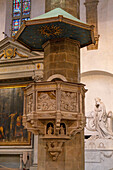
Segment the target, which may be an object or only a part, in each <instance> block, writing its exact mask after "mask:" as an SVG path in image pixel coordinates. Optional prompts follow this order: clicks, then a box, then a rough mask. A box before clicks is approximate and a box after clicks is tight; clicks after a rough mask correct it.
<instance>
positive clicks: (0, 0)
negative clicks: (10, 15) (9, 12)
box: [0, 0, 6, 40]
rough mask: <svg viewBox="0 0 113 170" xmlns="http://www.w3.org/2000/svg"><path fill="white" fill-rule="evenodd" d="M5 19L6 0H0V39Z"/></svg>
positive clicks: (2, 35) (3, 30)
mask: <svg viewBox="0 0 113 170" xmlns="http://www.w3.org/2000/svg"><path fill="white" fill-rule="evenodd" d="M5 19H6V0H0V40H2V39H3V38H4V34H3V33H2V32H5Z"/></svg>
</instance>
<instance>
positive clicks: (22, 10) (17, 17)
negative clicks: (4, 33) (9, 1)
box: [12, 0, 31, 36]
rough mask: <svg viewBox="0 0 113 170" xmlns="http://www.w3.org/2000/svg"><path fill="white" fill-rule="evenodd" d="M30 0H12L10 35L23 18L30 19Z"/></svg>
mask: <svg viewBox="0 0 113 170" xmlns="http://www.w3.org/2000/svg"><path fill="white" fill-rule="evenodd" d="M30 9H31V0H13V20H12V36H14V35H15V34H16V32H17V31H18V29H19V28H20V25H21V24H22V22H23V21H24V20H29V19H30Z"/></svg>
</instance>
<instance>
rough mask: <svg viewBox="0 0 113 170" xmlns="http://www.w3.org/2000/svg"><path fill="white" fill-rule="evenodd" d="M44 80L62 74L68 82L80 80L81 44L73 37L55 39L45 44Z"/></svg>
mask: <svg viewBox="0 0 113 170" xmlns="http://www.w3.org/2000/svg"><path fill="white" fill-rule="evenodd" d="M43 47H44V80H48V78H49V77H50V76H52V75H56V74H59V75H62V76H64V77H65V78H66V80H67V81H68V82H75V83H77V82H80V44H79V42H78V41H75V40H71V39H55V40H50V41H48V42H46V43H45V44H44V45H43Z"/></svg>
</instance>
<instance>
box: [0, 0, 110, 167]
mask: <svg viewBox="0 0 113 170" xmlns="http://www.w3.org/2000/svg"><path fill="white" fill-rule="evenodd" d="M84 3H85V0H80V11H81V13H80V19H81V20H82V21H85V22H86V7H85V5H84ZM43 13H45V0H31V18H33V17H36V16H38V15H41V14H43ZM11 17H12V1H11V0H7V3H6V0H0V40H2V39H3V38H5V35H4V34H2V32H5V33H6V34H7V35H8V36H10V35H11V19H12V18H11ZM112 18H113V0H109V1H108V0H99V3H98V34H99V35H100V37H99V43H98V49H97V50H87V48H86V47H85V48H83V49H81V73H82V74H81V82H82V83H84V84H86V89H88V91H87V93H86V104H85V113H86V116H87V115H88V113H90V112H91V111H92V110H93V109H94V99H95V98H96V97H99V98H101V100H102V101H103V102H104V103H105V106H106V110H107V112H109V111H113V105H112V98H113V66H112V65H113V56H112V55H113V52H112V50H113V36H112V35H113V29H112V28H113V19H112ZM91 134H92V135H93V134H96V132H94V133H93V132H89V131H87V130H85V135H91ZM36 141H37V137H35V141H34V143H35V144H34V148H35V151H36V150H37V146H36ZM6 150H7V148H6V149H5V151H6ZM12 150H13V149H12ZM3 151H4V150H3ZM89 151H91V150H88V152H89ZM93 152H94V150H93ZM100 152H101V150H100V151H99V152H96V155H97V157H96V159H97V158H98V155H100ZM111 152H112V151H110V153H111ZM5 153H6V152H5ZM18 153H19V154H20V153H21V150H20V152H19V151H18ZM110 153H107V154H108V156H109V155H110ZM86 154H87V153H86ZM105 154H106V153H105ZM90 155H92V157H93V153H92V152H90ZM94 156H95V155H94ZM106 157H107V156H106ZM36 158H37V154H36V152H34V158H33V161H34V164H37V159H36ZM86 158H87V155H86ZM89 158H90V156H89V157H88V159H89ZM99 158H100V157H99ZM15 159H16V158H15ZM19 159H20V158H19ZM105 161H106V162H105V163H102V161H100V162H92V160H91V161H90V160H89V162H87V160H86V162H87V163H88V164H86V170H88V168H89V170H95V169H96V170H101V169H102V166H105V168H112V166H111V162H112V156H111V157H110V159H109V160H108V159H107V158H106V159H105ZM100 164H101V165H100ZM94 165H95V166H94ZM107 165H110V166H109V167H108V166H107ZM92 167H94V168H95V169H94V168H92ZM105 170H106V169H105Z"/></svg>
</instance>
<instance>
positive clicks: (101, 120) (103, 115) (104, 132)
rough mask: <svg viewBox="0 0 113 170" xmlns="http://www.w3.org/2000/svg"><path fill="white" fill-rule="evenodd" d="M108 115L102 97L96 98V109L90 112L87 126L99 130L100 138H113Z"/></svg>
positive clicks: (92, 129) (89, 128) (91, 129)
mask: <svg viewBox="0 0 113 170" xmlns="http://www.w3.org/2000/svg"><path fill="white" fill-rule="evenodd" d="M108 115H109V113H108V114H107V112H106V108H105V105H104V103H103V102H102V101H101V99H100V98H96V99H95V107H94V111H93V112H91V114H90V117H89V120H88V124H87V127H86V128H87V129H88V130H90V131H97V132H98V137H99V138H107V139H111V138H112V139H113V133H112V131H111V129H110V128H109V126H108Z"/></svg>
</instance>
